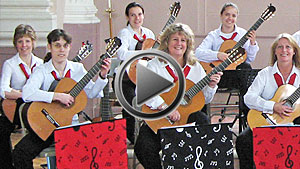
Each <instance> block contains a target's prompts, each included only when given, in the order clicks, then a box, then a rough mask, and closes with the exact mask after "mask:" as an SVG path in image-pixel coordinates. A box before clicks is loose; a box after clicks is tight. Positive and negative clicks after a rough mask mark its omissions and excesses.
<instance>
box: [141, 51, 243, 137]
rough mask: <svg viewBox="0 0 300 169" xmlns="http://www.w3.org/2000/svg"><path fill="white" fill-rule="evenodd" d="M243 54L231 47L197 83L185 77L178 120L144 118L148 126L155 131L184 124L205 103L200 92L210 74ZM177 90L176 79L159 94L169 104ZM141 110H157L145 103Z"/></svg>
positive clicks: (208, 79)
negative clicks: (219, 62) (228, 52)
mask: <svg viewBox="0 0 300 169" xmlns="http://www.w3.org/2000/svg"><path fill="white" fill-rule="evenodd" d="M244 54H245V50H244V49H243V48H242V47H239V48H237V49H233V50H232V51H231V53H230V54H229V57H228V58H227V59H226V60H225V61H224V62H222V63H221V64H220V65H218V66H217V67H215V68H214V69H213V70H212V71H211V72H210V73H209V74H207V75H206V76H205V77H204V78H203V79H202V80H200V81H199V82H198V83H196V84H194V83H193V82H192V81H190V80H188V79H186V91H185V95H184V97H183V99H182V100H181V102H180V105H179V107H178V108H177V110H178V111H179V113H180V120H179V121H176V122H172V121H170V120H169V119H168V118H161V119H158V120H151V121H150V120H146V123H147V124H148V126H149V127H150V128H151V129H152V130H153V131H154V132H155V133H157V130H158V129H160V128H162V127H172V126H179V125H184V124H186V123H187V120H188V117H189V115H190V114H192V113H194V112H196V111H199V110H201V109H202V108H203V106H204V104H205V98H204V95H203V92H202V89H203V88H204V87H205V86H206V85H208V84H209V82H210V76H212V75H214V74H216V73H218V72H221V71H224V70H225V68H226V67H228V66H229V65H230V64H232V63H233V62H235V61H236V60H238V59H239V58H240V57H241V56H242V55H244ZM177 92H178V81H177V82H176V83H175V86H174V87H173V88H172V89H171V90H170V91H169V92H166V93H163V94H161V95H160V96H161V97H162V98H163V100H164V101H165V103H166V104H167V105H170V104H171V103H172V102H173V101H174V99H175V97H176V96H177ZM142 112H145V113H155V112H158V110H152V109H150V107H148V106H147V105H146V104H144V105H143V106H142Z"/></svg>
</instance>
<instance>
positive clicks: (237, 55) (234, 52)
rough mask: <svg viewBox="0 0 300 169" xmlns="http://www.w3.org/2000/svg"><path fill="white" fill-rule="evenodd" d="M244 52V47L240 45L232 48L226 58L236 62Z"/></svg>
mask: <svg viewBox="0 0 300 169" xmlns="http://www.w3.org/2000/svg"><path fill="white" fill-rule="evenodd" d="M244 54H245V49H244V48H242V47H239V48H236V49H232V50H231V51H230V53H229V56H228V59H229V60H230V61H231V62H236V61H238V60H239V59H241V57H242V56H243V55H244Z"/></svg>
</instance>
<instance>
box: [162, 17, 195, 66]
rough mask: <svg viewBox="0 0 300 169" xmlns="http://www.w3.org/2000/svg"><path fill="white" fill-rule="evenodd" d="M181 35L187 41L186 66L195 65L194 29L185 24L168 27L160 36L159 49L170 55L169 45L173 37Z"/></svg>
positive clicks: (184, 56)
mask: <svg viewBox="0 0 300 169" xmlns="http://www.w3.org/2000/svg"><path fill="white" fill-rule="evenodd" d="M177 32H178V33H179V34H182V35H184V36H185V38H186V39H187V49H186V51H185V53H184V55H183V58H184V62H185V64H186V63H188V64H190V65H194V64H195V62H196V61H197V59H196V57H195V55H194V51H193V50H194V43H195V42H194V33H193V31H192V29H191V28H190V27H189V26H188V25H186V24H183V23H176V24H171V25H170V26H168V27H167V28H166V29H165V31H164V32H163V33H162V35H161V36H160V46H159V47H158V49H159V50H161V51H164V52H166V53H169V49H168V43H169V39H170V37H171V35H173V34H175V33H177Z"/></svg>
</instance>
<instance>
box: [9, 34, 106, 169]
mask: <svg viewBox="0 0 300 169" xmlns="http://www.w3.org/2000/svg"><path fill="white" fill-rule="evenodd" d="M47 40H48V45H47V46H48V49H49V50H50V52H51V58H52V59H51V60H49V61H48V62H46V63H45V64H43V65H41V66H39V67H38V68H37V69H36V71H34V73H33V74H32V75H31V76H30V78H29V79H28V81H27V83H26V84H25V85H24V87H23V94H22V98H23V100H24V101H25V102H30V101H40V102H47V103H51V102H53V101H58V102H60V103H61V104H63V105H65V106H67V107H68V106H71V105H72V104H73V103H74V98H73V97H72V96H71V95H70V94H69V93H57V92H50V91H49V88H50V85H51V84H52V82H53V81H54V80H56V79H57V80H58V79H61V78H63V77H68V78H72V79H73V80H75V81H77V82H78V81H79V80H81V79H82V77H83V76H84V75H85V74H86V73H87V71H86V70H85V68H84V66H83V64H82V63H78V62H72V61H69V60H67V58H68V55H69V52H70V49H71V42H72V38H71V36H70V35H68V34H67V33H66V32H65V31H64V30H62V29H55V30H53V31H52V32H50V33H49V35H48V36H47ZM109 69H110V59H105V60H104V64H103V65H102V67H101V71H100V74H99V77H100V78H97V80H96V81H95V82H93V81H90V82H89V83H88V84H87V85H86V86H85V88H84V91H85V92H86V94H87V96H88V97H89V98H95V97H101V96H102V95H103V93H102V89H103V88H104V87H105V85H106V84H107V82H108V80H107V78H106V76H107V72H108V71H109ZM52 143H53V136H50V137H49V138H48V139H47V140H46V141H43V140H42V139H40V138H39V136H37V135H36V134H35V133H34V132H29V133H28V134H27V135H26V136H25V137H23V138H22V140H21V141H20V142H19V143H18V144H17V145H16V146H15V149H14V151H13V161H14V164H15V167H16V168H18V169H23V168H24V169H29V168H32V169H33V165H32V164H33V163H32V160H33V159H34V158H35V157H36V156H37V155H38V154H39V153H40V152H41V151H42V150H43V149H44V148H47V147H48V146H49V145H51V144H52Z"/></svg>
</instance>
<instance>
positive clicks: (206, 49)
mask: <svg viewBox="0 0 300 169" xmlns="http://www.w3.org/2000/svg"><path fill="white" fill-rule="evenodd" d="M238 14H239V9H238V7H237V5H236V4H234V3H231V2H230V3H225V4H224V6H223V7H222V9H221V12H220V19H221V25H220V26H219V28H218V29H215V30H214V31H211V32H209V33H208V35H207V36H206V37H205V39H204V40H203V41H202V43H201V44H200V45H199V46H198V48H197V49H196V51H195V55H196V57H197V58H198V59H199V60H200V61H203V62H208V63H211V62H213V61H217V60H221V61H224V60H226V59H227V57H228V54H227V53H225V52H221V51H219V49H220V47H221V45H222V44H223V43H224V41H226V40H234V41H236V42H238V41H239V40H240V39H241V38H242V37H243V36H244V35H245V34H246V32H247V31H246V30H245V29H243V28H240V27H238V26H237V25H236V21H237V17H238ZM248 39H249V40H248V41H247V42H246V43H245V44H244V45H243V46H242V47H243V48H244V49H245V50H246V52H247V60H246V63H245V62H244V63H242V64H241V65H240V66H239V67H238V68H251V66H250V62H252V61H254V59H255V56H256V53H257V52H258V50H259V47H258V44H257V42H256V33H255V31H251V32H250V33H249V37H248ZM223 78H224V77H223Z"/></svg>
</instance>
